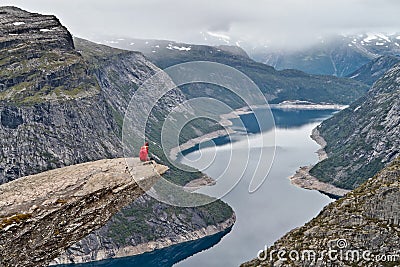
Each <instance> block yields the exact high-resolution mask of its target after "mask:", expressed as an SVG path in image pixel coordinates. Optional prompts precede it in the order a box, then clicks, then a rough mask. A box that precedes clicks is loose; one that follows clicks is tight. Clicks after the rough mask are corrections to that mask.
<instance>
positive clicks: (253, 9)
mask: <svg viewBox="0 0 400 267" xmlns="http://www.w3.org/2000/svg"><path fill="white" fill-rule="evenodd" d="M0 3H1V5H15V6H18V7H21V8H23V9H26V10H29V11H35V12H40V13H46V14H55V15H57V17H58V18H60V20H61V21H62V23H63V24H64V25H66V26H67V27H68V29H69V30H70V31H71V32H72V34H74V35H76V36H79V37H83V38H87V39H92V40H93V39H96V38H97V37H98V36H100V35H114V36H126V37H135V38H152V39H169V40H175V41H182V42H193V43H200V42H202V43H204V38H203V37H202V35H201V34H200V32H203V33H206V32H211V33H217V34H222V35H228V36H230V37H231V41H233V42H234V41H236V40H246V41H251V42H253V43H256V42H258V43H264V42H267V41H269V42H271V43H275V44H279V45H281V44H292V45H298V44H305V43H308V42H310V40H313V41H314V40H316V38H317V37H319V36H327V35H332V34H338V33H354V32H366V31H368V32H382V31H383V32H400V19H399V12H400V1H399V0H329V1H328V0H214V1H210V0H113V1H111V0H108V1H106V0H68V1H67V0H0Z"/></svg>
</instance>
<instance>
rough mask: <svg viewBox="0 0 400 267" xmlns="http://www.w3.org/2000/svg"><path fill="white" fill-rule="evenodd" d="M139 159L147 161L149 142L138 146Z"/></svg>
mask: <svg viewBox="0 0 400 267" xmlns="http://www.w3.org/2000/svg"><path fill="white" fill-rule="evenodd" d="M139 159H140V161H149V160H150V158H149V143H148V142H146V143H144V145H143V146H142V147H141V148H140V151H139Z"/></svg>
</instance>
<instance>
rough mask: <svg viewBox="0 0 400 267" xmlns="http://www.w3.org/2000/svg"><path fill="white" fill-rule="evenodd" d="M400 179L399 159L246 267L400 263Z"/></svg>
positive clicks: (327, 207)
mask: <svg viewBox="0 0 400 267" xmlns="http://www.w3.org/2000/svg"><path fill="white" fill-rule="evenodd" d="M399 179H400V158H398V159H397V160H395V161H394V162H393V163H392V164H390V165H389V166H387V167H386V168H385V169H383V170H382V171H381V172H380V173H379V174H377V175H376V176H375V177H373V178H371V179H369V180H368V181H367V182H365V183H364V184H363V185H361V186H360V187H358V188H357V189H355V190H354V191H352V192H350V193H349V194H347V195H346V196H344V197H343V198H342V199H340V200H338V201H335V202H333V203H331V204H329V205H328V206H326V207H325V208H324V209H323V210H322V211H321V213H320V214H319V215H318V216H317V217H316V218H314V219H312V220H311V221H310V222H308V223H306V224H305V225H304V226H302V227H299V228H296V229H294V230H292V231H290V232H289V233H287V234H286V235H285V236H283V237H282V238H280V239H279V240H278V241H276V242H275V243H274V244H273V245H272V246H271V247H269V248H268V249H267V251H266V252H265V253H266V255H261V256H262V257H263V258H264V259H265V260H260V259H254V260H252V261H249V262H247V263H244V264H242V265H241V266H242V267H250V266H281V267H293V266H368V267H375V266H399V264H400V257H399V255H398V246H399V240H400V233H399V230H398V227H399V225H400V217H399V213H398V211H399V209H400V206H399V196H400V191H399ZM329 250H331V254H330V255H329V253H327V252H328V251H329ZM280 251H282V252H283V253H279V252H280ZM314 253H315V254H314ZM313 255H314V257H313ZM377 255H379V256H385V260H384V261H383V260H382V261H381V262H377V261H375V260H374V259H378V258H374V256H377ZM278 257H281V258H280V259H279V258H278ZM283 259H287V260H286V261H284V260H283ZM382 259H383V258H382ZM330 263H332V265H330Z"/></svg>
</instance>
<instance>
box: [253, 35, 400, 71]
mask: <svg viewBox="0 0 400 267" xmlns="http://www.w3.org/2000/svg"><path fill="white" fill-rule="evenodd" d="M248 52H249V54H250V55H251V57H252V58H254V59H255V60H257V61H260V62H263V63H266V64H268V65H271V66H274V67H275V68H277V69H278V70H281V69H298V70H302V71H304V72H307V73H310V74H325V75H335V76H339V77H345V76H348V75H349V74H351V73H353V72H354V71H356V70H357V69H359V68H360V67H362V66H363V65H365V64H367V63H368V62H370V61H371V60H373V59H375V58H378V57H379V56H383V55H400V34H399V33H397V34H382V33H375V34H373V33H367V34H359V35H347V36H343V35H339V36H336V37H333V38H330V39H321V40H320V42H319V43H318V44H316V45H314V46H312V47H307V48H304V49H297V50H295V51H290V50H287V51H285V50H282V51H276V50H270V49H268V48H265V47H255V48H253V49H251V50H248Z"/></svg>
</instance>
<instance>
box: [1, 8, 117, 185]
mask: <svg viewBox="0 0 400 267" xmlns="http://www.w3.org/2000/svg"><path fill="white" fill-rule="evenodd" d="M0 31H1V37H0V42H1V46H0V47H1V49H0V54H1V58H2V60H1V61H0V65H1V68H0V70H1V71H0V100H1V102H0V122H1V123H0V136H1V141H0V143H1V145H0V183H5V182H8V181H10V180H13V179H16V178H18V177H21V176H24V175H29V174H34V173H38V172H41V171H45V170H48V169H53V168H57V167H62V166H66V165H70V164H76V163H81V162H85V161H90V160H96V159H101V158H109V157H116V156H117V155H121V144H120V141H119V138H118V135H119V134H120V130H119V128H118V125H117V123H116V121H115V120H114V119H113V114H112V110H111V109H110V108H109V106H108V104H107V102H106V100H105V98H104V96H103V95H102V94H101V91H100V87H99V85H98V83H97V81H96V79H95V78H94V77H92V76H90V75H89V72H88V64H87V63H86V62H85V61H84V59H83V57H82V56H81V55H80V54H79V53H77V52H76V51H75V50H74V45H73V41H72V37H71V35H70V34H69V32H68V31H67V30H66V29H65V27H63V26H62V25H61V24H60V22H59V21H58V19H56V18H55V17H54V16H43V15H39V14H32V13H29V12H26V11H23V10H20V9H18V8H14V7H1V8H0Z"/></svg>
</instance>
